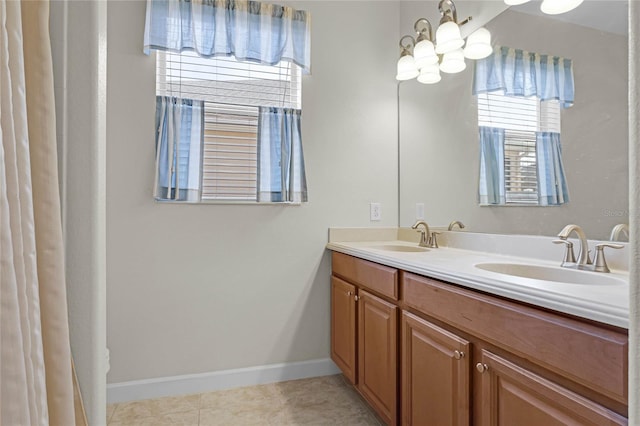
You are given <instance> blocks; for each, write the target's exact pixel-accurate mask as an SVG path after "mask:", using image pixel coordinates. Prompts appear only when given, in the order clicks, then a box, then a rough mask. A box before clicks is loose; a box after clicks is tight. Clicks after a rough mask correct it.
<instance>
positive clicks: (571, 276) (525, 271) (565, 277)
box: [475, 263, 625, 285]
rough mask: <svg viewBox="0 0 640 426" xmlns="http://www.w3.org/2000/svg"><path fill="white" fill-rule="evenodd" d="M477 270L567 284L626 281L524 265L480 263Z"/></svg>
mask: <svg viewBox="0 0 640 426" xmlns="http://www.w3.org/2000/svg"><path fill="white" fill-rule="evenodd" d="M475 267H476V268H478V269H482V270H485V271H489V272H496V273H498V274H504V275H512V276H516V277H522V278H530V279H534V280H543V281H554V282H560V283H565V284H583V285H620V284H625V281H624V280H621V279H619V278H616V277H612V276H610V275H608V274H605V273H600V272H590V271H579V270H576V269H567V268H561V267H557V268H553V267H549V266H538V265H524V264H518V263H478V264H477V265H475Z"/></svg>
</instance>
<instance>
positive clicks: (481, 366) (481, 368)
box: [476, 362, 489, 373]
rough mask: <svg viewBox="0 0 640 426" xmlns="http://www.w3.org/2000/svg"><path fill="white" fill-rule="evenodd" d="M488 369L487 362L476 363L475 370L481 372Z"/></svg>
mask: <svg viewBox="0 0 640 426" xmlns="http://www.w3.org/2000/svg"><path fill="white" fill-rule="evenodd" d="M488 369H489V366H488V365H487V364H483V363H481V362H479V363H477V364H476V370H478V371H479V372H481V373H484V372H485V371H487V370H488Z"/></svg>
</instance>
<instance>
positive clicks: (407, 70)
mask: <svg viewBox="0 0 640 426" xmlns="http://www.w3.org/2000/svg"><path fill="white" fill-rule="evenodd" d="M505 1H507V0H505ZM509 1H517V0H509ZM520 1H522V0H520ZM547 1H548V0H547ZM556 1H557V0H556ZM564 1H569V0H564ZM572 1H578V0H572ZM438 10H439V11H440V16H441V19H440V25H438V29H437V30H436V36H435V39H434V38H433V28H432V27H431V22H429V20H428V19H426V18H420V19H418V20H417V21H416V23H415V24H414V26H413V29H414V30H415V32H416V37H415V39H414V38H413V37H412V36H410V35H406V36H404V37H402V38H401V39H400V59H399V60H398V67H397V74H396V80H399V81H405V80H411V79H414V78H417V79H418V81H419V82H420V83H423V84H434V83H437V82H439V81H440V80H441V79H442V77H441V75H440V72H443V73H448V74H455V73H459V72H462V71H464V70H465V69H466V68H467V64H466V62H465V58H468V59H482V58H486V57H487V56H489V55H490V54H491V52H492V51H493V49H492V47H491V33H490V32H489V31H488V30H487V29H486V28H479V29H478V30H476V31H475V32H474V33H472V34H471V35H470V36H469V37H468V38H467V45H466V46H465V41H464V39H463V38H462V35H461V34H460V26H462V25H464V24H466V23H467V22H469V21H470V20H471V17H468V18H467V19H465V20H464V21H462V22H460V23H458V14H457V12H456V6H455V5H454V4H453V1H452V0H441V1H440V3H439V4H438ZM463 47H464V48H463Z"/></svg>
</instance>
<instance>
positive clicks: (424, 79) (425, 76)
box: [418, 63, 442, 84]
mask: <svg viewBox="0 0 640 426" xmlns="http://www.w3.org/2000/svg"><path fill="white" fill-rule="evenodd" d="M440 80H442V77H440V68H438V64H437V63H436V64H431V65H427V66H425V67H423V68H422V69H421V70H420V75H419V76H418V81H419V82H420V83H422V84H434V83H437V82H439V81H440Z"/></svg>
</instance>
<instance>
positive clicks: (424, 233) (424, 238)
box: [411, 220, 431, 247]
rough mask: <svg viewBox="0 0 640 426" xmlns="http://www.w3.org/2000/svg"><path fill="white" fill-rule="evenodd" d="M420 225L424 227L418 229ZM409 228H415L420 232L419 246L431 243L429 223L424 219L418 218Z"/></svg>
mask: <svg viewBox="0 0 640 426" xmlns="http://www.w3.org/2000/svg"><path fill="white" fill-rule="evenodd" d="M420 226H422V227H424V229H419V228H420ZM411 229H415V230H417V231H418V232H420V242H419V243H418V245H419V246H420V247H429V246H430V243H431V238H430V236H431V231H430V230H429V225H428V224H427V222H425V221H424V220H419V221H417V222H416V223H414V224H413V226H412V227H411Z"/></svg>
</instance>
